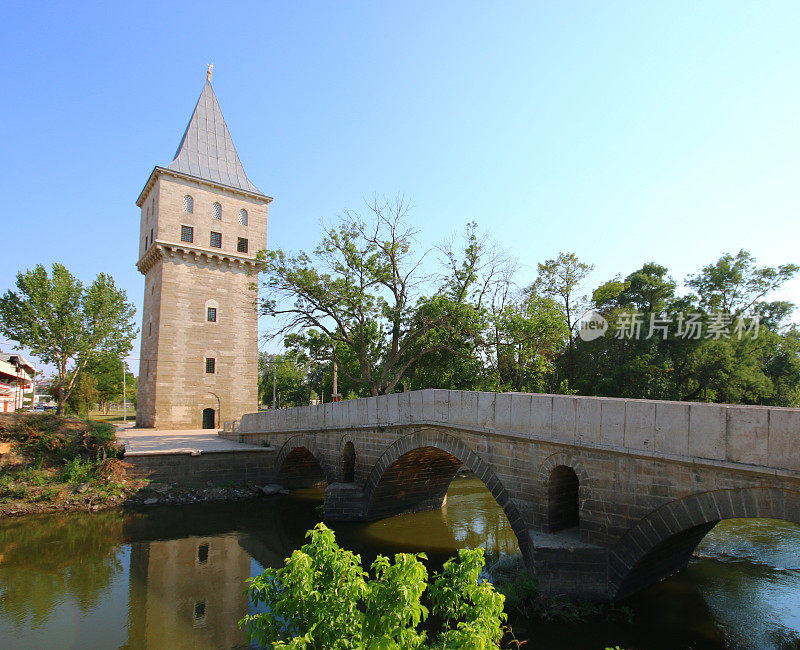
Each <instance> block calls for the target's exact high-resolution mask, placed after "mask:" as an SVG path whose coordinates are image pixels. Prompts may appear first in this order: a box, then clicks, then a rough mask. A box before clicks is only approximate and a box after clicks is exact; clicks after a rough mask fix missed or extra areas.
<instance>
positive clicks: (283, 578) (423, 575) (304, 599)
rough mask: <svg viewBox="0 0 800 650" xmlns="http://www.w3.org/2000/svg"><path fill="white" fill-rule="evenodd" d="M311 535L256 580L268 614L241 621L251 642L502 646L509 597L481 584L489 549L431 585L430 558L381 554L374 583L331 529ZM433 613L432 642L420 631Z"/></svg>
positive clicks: (460, 561)
mask: <svg viewBox="0 0 800 650" xmlns="http://www.w3.org/2000/svg"><path fill="white" fill-rule="evenodd" d="M307 537H309V538H310V539H311V541H310V542H309V543H308V544H306V545H305V546H303V547H302V548H300V549H299V550H296V551H294V552H293V553H292V556H291V557H290V558H288V559H287V560H286V565H285V566H284V567H282V568H280V569H267V570H266V571H264V573H263V574H262V575H260V576H258V577H256V578H252V579H251V581H250V587H249V593H250V597H251V598H252V600H253V602H254V603H256V604H258V603H263V604H264V605H265V606H266V608H267V611H266V612H264V613H260V614H255V615H252V616H245V617H244V618H243V619H242V620H241V621H240V622H239V625H240V626H242V627H243V628H246V630H247V637H248V640H249V641H256V642H258V643H260V644H261V645H267V644H270V645H271V646H272V647H273V648H292V649H300V648H314V649H323V648H324V649H325V650H329V649H330V650H334V649H345V648H368V649H371V650H372V649H374V650H378V649H380V650H391V649H398V648H403V649H404V650H405V649H406V648H420V649H423V648H445V647H447V648H464V649H470V650H472V649H474V650H484V649H488V648H496V647H497V646H498V643H499V641H500V638H501V636H502V634H503V632H502V623H503V622H504V621H505V620H506V615H505V614H504V613H503V603H504V600H505V598H504V596H503V595H502V594H499V593H497V592H496V591H495V590H494V588H493V587H492V585H491V584H490V583H488V582H482V583H479V582H478V574H479V573H480V571H481V569H482V568H483V564H484V560H483V549H480V548H478V549H473V550H467V549H462V550H461V551H459V556H458V558H457V559H456V558H453V559H450V560H448V561H447V562H446V563H445V565H444V567H443V569H442V571H441V573H437V574H435V575H434V576H433V581H432V583H431V584H430V585H428V583H427V579H428V570H427V569H426V568H425V565H424V564H422V562H421V561H420V560H421V559H427V558H426V557H425V554H424V553H398V554H397V555H395V558H394V563H392V562H390V561H389V558H386V557H384V556H378V558H377V559H376V560H375V562H373V563H372V567H371V568H372V574H373V577H372V578H370V575H369V574H368V573H367V572H366V571H364V570H363V569H362V567H361V557H360V556H359V555H356V554H354V553H352V552H351V551H347V550H345V549H343V548H341V547H339V545H338V544H337V543H336V539H335V537H334V534H333V531H332V530H330V529H329V528H328V527H327V526H325V524H321V523H320V524H317V525H316V526H315V527H314V529H312V530H310V531H309V532H308V534H307ZM426 590H427V591H428V594H427V595H428V598H427V602H428V605H427V606H426V605H424V604H423V602H422V597H423V594H424V592H425V591H426ZM429 614H430V615H431V621H435V622H436V623H438V624H439V625H438V626H437V627H438V628H439V630H438V633H437V634H435V636H434V638H433V639H432V640H431V642H430V644H429V643H428V634H427V632H425V631H424V630H420V629H418V628H419V627H420V624H421V623H422V622H423V621H425V620H426V619H428V616H429Z"/></svg>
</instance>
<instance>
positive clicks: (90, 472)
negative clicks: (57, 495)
mask: <svg viewBox="0 0 800 650" xmlns="http://www.w3.org/2000/svg"><path fill="white" fill-rule="evenodd" d="M96 469H97V464H96V463H94V462H92V461H84V460H81V459H80V458H73V459H72V460H70V461H67V462H66V464H65V465H64V468H63V469H62V470H61V476H60V478H61V480H62V481H63V482H64V483H88V482H89V481H91V480H92V479H93V478H94V477H95V470H96Z"/></svg>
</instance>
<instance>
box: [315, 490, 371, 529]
mask: <svg viewBox="0 0 800 650" xmlns="http://www.w3.org/2000/svg"><path fill="white" fill-rule="evenodd" d="M366 509H367V503H366V497H365V495H364V488H363V487H362V486H360V485H356V484H355V483H331V484H330V485H328V487H327V488H325V520H326V521H365V520H366Z"/></svg>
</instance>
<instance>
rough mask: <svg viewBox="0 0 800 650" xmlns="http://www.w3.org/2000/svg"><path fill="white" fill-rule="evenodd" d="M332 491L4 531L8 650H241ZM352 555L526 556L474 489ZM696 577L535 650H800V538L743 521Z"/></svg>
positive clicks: (72, 518)
mask: <svg viewBox="0 0 800 650" xmlns="http://www.w3.org/2000/svg"><path fill="white" fill-rule="evenodd" d="M321 503H322V494H321V492H320V491H315V490H304V491H297V492H295V493H293V494H292V495H290V496H286V497H272V498H265V499H262V500H258V501H251V502H244V503H235V504H206V505H196V506H195V505H192V506H180V507H177V506H176V507H167V506H164V507H156V508H152V509H150V510H145V511H139V512H121V511H108V512H102V513H98V514H93V515H90V514H70V515H47V516H41V517H27V518H21V519H12V520H7V521H3V522H0V648H4V649H6V650H9V649H15V648H24V649H26V650H27V649H30V648H82V649H83V648H132V649H138V648H165V647H169V648H233V647H241V646H243V645H245V638H244V635H243V633H242V632H241V631H240V630H239V629H238V628H237V624H236V623H237V621H238V619H239V618H241V616H242V615H243V614H245V613H246V612H248V611H251V607H250V606H249V604H248V602H247V599H246V597H245V596H244V594H243V589H244V586H245V582H244V581H245V579H246V578H247V577H249V576H253V575H256V574H258V573H260V572H261V571H262V570H263V568H264V567H265V566H277V565H279V564H280V563H281V562H282V560H283V558H285V557H286V556H288V555H289V554H290V553H291V551H292V549H294V548H297V547H298V546H300V545H301V544H302V543H303V536H304V533H305V531H306V530H307V529H309V528H311V527H312V526H313V525H314V524H315V523H316V522H317V521H318V520H319V519H320V508H319V506H320V504H321ZM334 529H335V531H336V534H337V538H338V540H339V542H340V543H341V544H342V545H343V546H347V547H349V548H352V549H354V550H356V551H357V552H359V553H361V554H362V556H363V558H364V559H365V561H371V559H372V558H374V556H375V555H376V554H377V553H384V554H389V553H393V552H397V551H425V552H426V553H427V554H428V556H429V557H430V564H431V567H432V568H435V567H436V565H440V564H441V562H442V561H443V560H444V559H446V558H447V557H449V556H451V555H452V554H453V553H454V552H455V550H456V549H457V548H459V547H464V546H479V545H480V546H484V547H485V548H486V549H487V552H488V553H489V555H490V556H491V558H496V557H497V556H498V555H499V554H500V553H508V554H515V553H518V552H519V549H518V547H517V544H516V539H515V537H514V534H513V532H512V531H511V528H510V526H509V524H508V521H507V520H506V519H505V515H504V514H503V513H502V511H501V510H500V508H499V507H498V506H497V504H496V503H495V501H494V499H493V498H492V496H491V495H490V494H489V492H488V491H487V490H486V489H485V487H484V486H483V484H482V483H481V482H480V481H479V480H478V479H476V478H474V477H473V478H460V479H457V480H455V481H454V482H453V484H452V485H451V487H450V490H449V491H448V498H447V504H446V506H445V508H443V509H442V510H440V511H439V510H437V511H434V512H426V513H422V514H415V515H403V516H400V517H394V518H392V519H387V520H383V521H379V522H374V523H370V524H336V525H335V526H334ZM697 556H698V557H696V558H695V559H694V560H692V562H691V564H690V566H689V568H688V569H687V570H686V571H684V572H683V573H681V574H679V575H677V576H674V577H672V578H669V579H667V580H664V581H662V582H661V583H659V584H657V585H654V586H652V587H650V588H649V589H646V590H644V591H643V592H640V593H639V594H636V595H635V596H634V597H632V598H631V599H629V601H627V603H625V604H626V605H627V606H628V607H630V608H631V610H632V611H633V623H628V622H625V621H623V620H620V619H619V618H618V617H615V618H613V619H609V620H606V619H604V618H601V619H600V620H597V621H592V622H589V623H580V624H563V623H562V624H558V623H542V622H535V621H520V622H519V623H518V624H519V627H520V629H524V633H523V634H521V635H518V636H522V637H523V638H528V639H529V640H530V641H529V643H528V645H527V646H525V647H527V648H532V649H533V648H536V649H539V648H544V649H551V648H575V649H580V648H587V649H589V648H591V649H597V648H603V647H605V646H606V645H617V644H619V645H620V646H622V647H626V648H642V649H644V648H648V649H649V648H656V649H658V648H664V649H666V648H670V649H674V648H695V649H699V648H757V649H758V650H768V649H772V648H776V649H777V648H781V649H784V648H800V528H799V527H797V526H794V525H791V524H788V523H785V522H779V521H772V520H729V521H725V522H722V523H721V524H719V525H718V526H717V527H716V528H715V529H714V530H712V531H711V533H709V535H708V536H707V537H706V538H705V539H704V540H703V542H702V543H701V545H700V546H699V547H698V549H697Z"/></svg>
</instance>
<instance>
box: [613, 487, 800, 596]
mask: <svg viewBox="0 0 800 650" xmlns="http://www.w3.org/2000/svg"><path fill="white" fill-rule="evenodd" d="M739 518H743V519H753V518H764V519H783V520H785V521H790V522H792V523H795V524H798V525H800V492H795V491H791V490H784V489H779V488H769V487H763V488H762V487H756V488H739V489H731V490H714V491H709V492H702V493H699V494H693V495H690V496H687V497H684V498H682V499H677V500H675V501H670V502H669V503H666V504H664V505H663V506H661V507H660V508H658V509H657V510H655V511H653V512H651V513H650V514H649V515H647V516H646V517H644V518H643V519H640V520H639V522H638V523H636V524H635V525H634V526H633V527H632V528H631V529H630V530H629V531H628V532H627V533H626V534H625V535H624V536H623V537H622V539H621V540H620V541H619V543H618V544H617V545H616V546H615V547H614V549H613V550H612V552H611V554H610V558H609V595H610V596H611V598H612V599H620V598H624V597H625V596H629V595H630V594H632V593H634V592H636V591H638V590H639V589H642V588H644V587H646V586H648V585H650V584H652V583H654V582H657V581H658V580H661V579H662V578H665V577H667V576H669V575H672V574H673V573H676V572H677V571H680V570H682V569H684V568H685V567H686V565H687V564H688V562H689V560H690V558H691V556H692V553H693V552H694V549H695V548H696V547H697V545H698V544H699V543H700V541H701V540H702V539H703V537H705V536H706V534H707V533H708V532H709V531H710V530H711V529H712V528H713V527H714V526H716V525H717V523H719V522H720V521H722V520H723V519H739Z"/></svg>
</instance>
